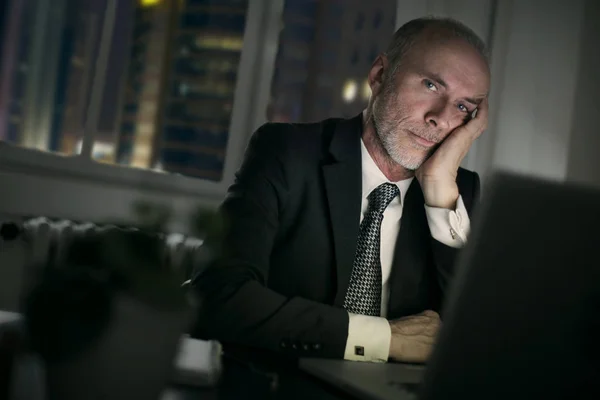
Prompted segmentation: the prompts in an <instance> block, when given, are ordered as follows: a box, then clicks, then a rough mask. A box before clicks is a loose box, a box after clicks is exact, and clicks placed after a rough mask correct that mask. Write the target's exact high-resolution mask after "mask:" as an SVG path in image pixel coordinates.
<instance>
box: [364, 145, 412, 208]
mask: <svg viewBox="0 0 600 400" xmlns="http://www.w3.org/2000/svg"><path fill="white" fill-rule="evenodd" d="M360 154H361V162H362V198H363V199H366V198H367V196H369V194H370V193H371V192H372V191H373V190H374V189H375V188H376V187H377V186H379V185H381V184H382V183H386V182H390V181H389V179H387V178H386V177H385V175H384V174H383V172H381V170H380V169H379V167H378V166H377V164H375V161H374V160H373V158H372V157H371V154H369V151H368V150H367V147H366V146H365V143H364V142H363V140H362V138H361V139H360ZM413 179H414V177H411V178H408V179H404V180H401V181H398V182H391V183H394V184H395V185H396V186H398V189H400V198H399V199H398V198H396V199H394V200H393V201H392V202H398V201H400V204H404V196H406V192H407V191H408V187H409V186H410V184H411V183H412V180H413Z"/></svg>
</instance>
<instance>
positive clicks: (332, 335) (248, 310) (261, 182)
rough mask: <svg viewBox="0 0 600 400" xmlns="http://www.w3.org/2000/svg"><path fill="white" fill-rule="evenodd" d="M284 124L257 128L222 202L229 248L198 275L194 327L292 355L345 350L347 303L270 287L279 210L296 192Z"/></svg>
mask: <svg viewBox="0 0 600 400" xmlns="http://www.w3.org/2000/svg"><path fill="white" fill-rule="evenodd" d="M280 126H281V125H275V124H266V125H263V126H262V127H261V128H259V130H258V131H257V132H255V134H254V135H253V137H252V139H251V141H250V143H249V146H248V149H247V150H246V154H245V157H244V161H243V163H242V166H241V168H240V170H239V171H238V173H237V174H236V179H235V182H234V183H233V185H232V186H231V187H230V189H229V192H228V195H227V197H226V199H225V200H224V202H223V204H222V205H221V208H220V216H221V217H222V218H223V220H224V222H225V228H224V234H223V236H222V238H221V239H220V240H219V242H220V243H221V244H222V250H221V251H219V252H218V255H217V257H216V258H215V259H214V260H213V261H212V262H211V264H210V266H209V267H208V268H206V269H205V270H204V271H203V272H202V273H201V274H199V275H198V276H197V277H196V278H194V282H193V287H194V288H195V292H196V293H197V294H198V295H199V301H200V313H199V320H198V324H197V328H196V331H195V335H196V336H199V337H201V338H203V339H216V340H220V341H221V342H225V343H228V342H229V343H233V344H237V345H243V346H249V347H256V348H262V349H267V350H272V351H276V352H279V353H286V354H289V355H293V356H303V357H307V356H308V357H311V356H314V357H323V358H343V356H344V348H345V344H346V340H347V335H348V313H347V312H346V311H344V310H343V309H340V308H337V307H333V306H329V305H325V304H320V303H317V302H314V301H310V300H306V299H302V298H288V297H286V296H283V295H281V294H279V293H277V292H275V291H273V290H271V289H269V288H268V287H267V280H268V275H269V259H270V257H271V253H272V251H273V248H274V242H275V240H276V237H277V234H278V226H279V222H278V221H279V215H280V213H281V212H282V209H283V208H284V207H285V203H286V199H287V197H288V196H289V195H290V187H289V185H288V179H287V174H286V169H288V168H290V167H289V155H288V156H286V153H288V154H289V152H288V150H287V149H286V142H285V132H282V131H281V129H280V128H279V127H280Z"/></svg>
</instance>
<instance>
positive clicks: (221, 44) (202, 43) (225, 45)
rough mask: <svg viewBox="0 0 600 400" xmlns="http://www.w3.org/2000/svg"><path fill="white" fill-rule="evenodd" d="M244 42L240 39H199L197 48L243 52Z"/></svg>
mask: <svg viewBox="0 0 600 400" xmlns="http://www.w3.org/2000/svg"><path fill="white" fill-rule="evenodd" d="M243 44H244V41H243V39H242V38H239V37H214V36H213V37H211V36H207V37H199V38H198V39H196V46H198V47H199V48H201V49H223V50H241V49H242V46H243Z"/></svg>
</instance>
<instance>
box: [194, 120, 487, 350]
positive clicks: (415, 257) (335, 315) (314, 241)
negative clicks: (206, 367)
mask: <svg viewBox="0 0 600 400" xmlns="http://www.w3.org/2000/svg"><path fill="white" fill-rule="evenodd" d="M361 133H362V118H361V116H357V117H355V118H353V119H349V120H343V119H328V120H325V121H322V122H320V123H312V124H279V123H268V124H265V125H263V126H262V127H261V128H259V129H258V130H257V131H256V132H255V133H254V135H253V137H252V139H251V141H250V143H249V146H248V149H247V151H246V154H245V158H244V161H243V164H242V166H241V168H240V170H239V171H238V173H237V175H236V180H235V182H234V184H233V185H232V186H231V187H230V189H229V193H228V196H227V197H226V199H225V200H224V202H223V204H222V206H221V209H220V210H221V213H222V216H223V217H224V218H225V220H226V221H227V222H228V225H227V228H226V230H225V236H224V238H223V241H222V243H223V251H222V253H220V254H219V255H218V257H217V259H216V260H215V262H214V263H213V264H212V265H211V266H210V267H209V268H207V269H205V270H204V272H203V273H201V274H200V275H199V276H197V278H196V279H195V280H194V286H195V288H196V292H197V293H198V294H199V295H200V298H201V312H200V315H199V321H198V330H197V331H196V335H197V336H199V337H201V338H204V339H217V340H220V341H222V342H224V343H225V344H227V343H235V344H238V345H246V346H250V347H254V348H262V349H268V350H272V351H275V352H279V353H283V354H289V355H293V356H303V357H307V356H308V357H311V356H316V357H330V358H343V355H344V349H345V345H346V339H347V334H348V313H347V312H346V311H345V310H344V309H343V308H342V303H343V299H344V295H345V293H346V289H347V287H348V283H349V280H350V273H351V271H352V264H353V259H354V253H355V249H356V241H357V237H358V230H359V222H360V212H361V198H362V187H361V185H362V177H361V150H360V149H361V147H360V137H361ZM457 182H458V186H459V190H460V193H461V195H462V197H463V201H464V203H465V206H466V208H467V210H468V211H469V213H470V212H471V210H472V208H473V204H474V201H475V200H476V199H477V198H478V192H479V177H478V175H477V174H476V173H473V172H470V171H466V170H464V169H460V170H459V172H458V180H457ZM403 207H404V208H403V213H402V221H401V228H400V232H399V234H398V239H397V243H396V248H395V255H394V261H393V267H392V273H391V277H390V298H389V307H388V319H395V318H399V317H402V316H406V315H411V314H415V313H419V312H421V311H424V310H426V309H434V310H439V309H440V306H441V301H442V299H443V294H444V291H445V290H446V288H447V286H448V281H449V279H450V278H451V276H452V269H453V263H454V260H455V257H456V254H457V250H456V249H453V248H450V247H447V246H445V245H443V244H441V243H439V242H437V241H436V240H434V239H432V237H431V234H430V232H429V227H428V224H427V219H426V215H425V208H424V199H423V193H422V191H421V189H420V186H419V184H418V181H417V180H416V179H415V180H413V182H412V184H411V186H410V188H409V190H408V192H407V194H406V197H405V200H404V206H403Z"/></svg>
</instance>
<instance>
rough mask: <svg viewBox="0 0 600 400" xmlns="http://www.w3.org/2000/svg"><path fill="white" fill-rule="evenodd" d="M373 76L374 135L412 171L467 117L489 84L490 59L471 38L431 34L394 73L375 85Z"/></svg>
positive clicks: (390, 153)
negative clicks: (441, 37) (470, 42)
mask: <svg viewBox="0 0 600 400" xmlns="http://www.w3.org/2000/svg"><path fill="white" fill-rule="evenodd" d="M385 65H387V64H385ZM373 68H377V63H376V64H375V65H374V67H373ZM375 75H376V74H375ZM375 75H374V72H373V69H372V70H371V74H370V77H369V78H370V82H371V86H372V89H374V90H373V94H374V100H373V101H374V102H373V113H372V118H373V124H374V127H375V131H376V134H377V136H378V137H379V139H380V140H381V143H382V145H383V148H384V149H385V150H386V152H387V153H388V154H389V155H390V157H391V158H392V160H393V161H395V162H396V163H398V164H400V165H402V166H403V167H404V168H406V169H409V170H415V169H417V168H419V166H421V164H422V163H423V162H424V161H425V160H427V158H428V157H429V156H430V155H431V154H432V153H433V152H434V151H435V149H436V148H437V147H438V146H439V144H440V143H441V142H442V141H443V140H444V139H445V138H446V137H447V136H448V135H449V134H450V133H451V132H452V131H453V130H454V129H455V128H457V127H458V126H460V125H463V124H464V123H465V122H466V121H467V120H468V119H469V117H470V115H471V114H472V112H473V111H474V110H475V108H477V105H478V104H479V103H480V102H481V101H482V100H483V98H485V97H486V96H487V93H488V90H489V85H490V77H489V69H488V66H487V63H486V61H485V60H484V59H483V58H482V57H481V56H480V55H479V54H478V52H477V51H476V50H475V49H474V48H473V47H471V46H470V45H469V44H468V43H467V42H465V41H462V40H460V39H447V40H441V39H437V40H436V39H435V38H428V37H427V36H425V37H424V38H423V39H420V40H418V41H417V43H415V44H414V46H413V47H412V48H411V49H410V50H409V51H408V53H407V54H406V55H405V56H404V58H403V60H402V62H401V65H400V66H399V68H398V69H397V71H396V73H395V74H394V75H393V76H391V74H390V72H389V71H388V72H384V75H386V76H387V77H386V78H384V81H383V82H381V83H380V85H379V87H378V88H377V89H376V88H375V87H374V85H377V82H376V79H372V78H373V77H374V76H375Z"/></svg>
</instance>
